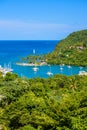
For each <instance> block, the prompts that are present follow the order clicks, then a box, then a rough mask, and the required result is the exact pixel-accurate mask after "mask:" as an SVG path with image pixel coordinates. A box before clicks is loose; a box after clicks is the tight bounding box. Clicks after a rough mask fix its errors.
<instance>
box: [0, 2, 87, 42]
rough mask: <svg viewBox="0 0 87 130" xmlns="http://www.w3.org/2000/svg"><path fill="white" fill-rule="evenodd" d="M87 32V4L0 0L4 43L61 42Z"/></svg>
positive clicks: (0, 25)
mask: <svg viewBox="0 0 87 130" xmlns="http://www.w3.org/2000/svg"><path fill="white" fill-rule="evenodd" d="M84 29H87V0H0V40H61V39H64V38H65V37H67V36H68V35H69V34H70V33H72V32H75V31H78V30H84Z"/></svg>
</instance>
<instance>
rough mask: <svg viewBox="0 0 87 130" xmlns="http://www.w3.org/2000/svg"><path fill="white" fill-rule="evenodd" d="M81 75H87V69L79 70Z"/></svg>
mask: <svg viewBox="0 0 87 130" xmlns="http://www.w3.org/2000/svg"><path fill="white" fill-rule="evenodd" d="M79 75H82V76H83V75H85V76H87V71H79Z"/></svg>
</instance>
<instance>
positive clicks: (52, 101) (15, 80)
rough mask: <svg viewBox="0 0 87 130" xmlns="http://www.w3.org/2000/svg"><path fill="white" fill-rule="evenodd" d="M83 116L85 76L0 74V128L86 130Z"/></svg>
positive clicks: (86, 103) (86, 105)
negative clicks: (30, 77)
mask: <svg viewBox="0 0 87 130" xmlns="http://www.w3.org/2000/svg"><path fill="white" fill-rule="evenodd" d="M8 76H9V77H10V78H8ZM86 117H87V76H79V75H75V76H65V75H55V76H53V77H49V78H48V79H44V78H34V79H26V78H20V77H18V76H17V75H14V74H7V75H6V76H5V77H2V76H0V129H1V130H86V129H87V118H86Z"/></svg>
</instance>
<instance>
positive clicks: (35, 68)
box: [33, 49, 39, 72]
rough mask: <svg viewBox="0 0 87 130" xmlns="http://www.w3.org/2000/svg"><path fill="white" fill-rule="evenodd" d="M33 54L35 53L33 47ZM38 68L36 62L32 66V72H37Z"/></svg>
mask: <svg viewBox="0 0 87 130" xmlns="http://www.w3.org/2000/svg"><path fill="white" fill-rule="evenodd" d="M33 54H35V49H33ZM38 69H39V68H38V67H37V66H36V63H35V66H34V67H33V71H34V72H37V70H38Z"/></svg>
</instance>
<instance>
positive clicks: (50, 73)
mask: <svg viewBox="0 0 87 130" xmlns="http://www.w3.org/2000/svg"><path fill="white" fill-rule="evenodd" d="M47 75H48V76H52V75H53V73H52V72H51V66H50V70H49V71H48V72H47Z"/></svg>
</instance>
